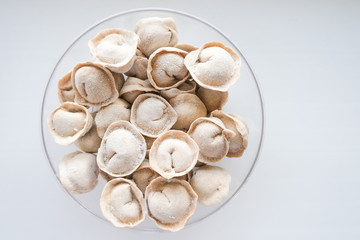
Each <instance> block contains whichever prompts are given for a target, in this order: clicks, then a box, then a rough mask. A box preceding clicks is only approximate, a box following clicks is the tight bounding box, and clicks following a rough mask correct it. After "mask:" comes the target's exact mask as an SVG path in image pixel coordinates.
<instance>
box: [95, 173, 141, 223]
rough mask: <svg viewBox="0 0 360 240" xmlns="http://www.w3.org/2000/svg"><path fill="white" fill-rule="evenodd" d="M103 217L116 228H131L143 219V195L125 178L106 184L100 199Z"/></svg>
mask: <svg viewBox="0 0 360 240" xmlns="http://www.w3.org/2000/svg"><path fill="white" fill-rule="evenodd" d="M100 208H101V211H102V213H103V215H104V217H105V218H106V219H107V220H109V221H110V222H111V223H112V224H113V225H114V226H116V227H125V228H132V227H136V226H137V225H139V224H140V223H141V222H143V221H144V219H145V207H144V203H143V194H142V193H141V191H140V190H139V188H138V187H137V186H136V185H135V184H134V183H133V182H132V181H131V180H128V179H125V178H115V179H113V180H111V181H109V182H108V183H106V185H105V187H104V190H103V192H102V194H101V198H100Z"/></svg>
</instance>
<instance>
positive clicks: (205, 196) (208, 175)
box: [190, 165, 231, 207]
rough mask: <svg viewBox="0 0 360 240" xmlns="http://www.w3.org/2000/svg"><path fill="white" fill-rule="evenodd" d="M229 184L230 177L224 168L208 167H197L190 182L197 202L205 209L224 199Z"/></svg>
mask: <svg viewBox="0 0 360 240" xmlns="http://www.w3.org/2000/svg"><path fill="white" fill-rule="evenodd" d="M230 183H231V176H230V174H229V173H228V172H227V171H226V170H225V169H224V168H221V167H217V166H210V165H206V166H202V167H199V168H198V170H197V171H196V172H195V174H194V175H193V176H192V178H191V181H190V184H191V186H192V188H193V189H194V191H195V192H196V193H197V195H198V197H199V202H200V203H201V204H202V205H204V206H207V207H210V206H213V205H215V204H218V203H220V202H221V201H223V200H224V199H225V197H226V196H227V194H228V193H229V186H230Z"/></svg>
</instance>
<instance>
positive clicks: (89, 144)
mask: <svg viewBox="0 0 360 240" xmlns="http://www.w3.org/2000/svg"><path fill="white" fill-rule="evenodd" d="M92 116H93V117H94V116H95V114H92ZM100 144H101V138H100V137H99V135H98V133H97V130H96V123H95V121H93V125H92V127H91V128H90V130H89V131H88V132H87V133H86V134H85V135H84V136H81V137H80V138H79V139H78V140H77V141H76V142H75V145H76V146H77V147H78V148H80V149H81V150H82V151H84V152H87V153H96V152H97V151H98V149H99V147H100Z"/></svg>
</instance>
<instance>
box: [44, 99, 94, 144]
mask: <svg viewBox="0 0 360 240" xmlns="http://www.w3.org/2000/svg"><path fill="white" fill-rule="evenodd" d="M92 123H93V118H92V117H91V115H90V113H89V112H88V110H87V109H86V108H85V107H83V106H81V105H78V104H76V103H72V102H64V103H63V104H61V105H60V107H58V108H57V109H55V110H54V111H53V112H52V113H51V114H50V115H49V117H48V118H47V126H48V129H49V132H50V134H51V136H52V138H53V139H54V141H55V142H56V143H57V144H60V145H64V146H66V145H70V144H72V143H74V142H75V141H76V140H78V139H79V138H80V137H81V136H84V135H85V134H86V133H87V132H88V131H89V130H90V128H91V126H92Z"/></svg>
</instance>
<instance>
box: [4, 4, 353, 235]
mask: <svg viewBox="0 0 360 240" xmlns="http://www.w3.org/2000/svg"><path fill="white" fill-rule="evenodd" d="M156 6H157V7H167V8H173V9H177V10H181V11H186V12H188V13H190V14H194V15H196V16H198V17H200V18H203V19H205V20H207V21H209V22H211V23H213V24H214V25H216V26H217V27H218V28H220V29H222V30H223V32H224V33H225V34H227V35H228V36H229V37H230V39H232V40H233V41H234V43H235V44H236V45H237V46H238V47H239V48H240V49H241V50H242V51H243V53H244V54H245V56H246V57H247V58H248V60H249V62H250V64H251V65H252V66H253V67H254V69H255V72H256V73H257V76H258V78H259V80H260V83H261V86H262V89H263V93H264V97H265V107H266V113H267V119H266V134H265V135H266V136H265V142H264V148H263V151H262V154H261V157H260V159H259V162H258V164H257V166H256V168H255V171H254V172H253V174H252V176H251V177H250V179H249V181H248V183H247V184H246V185H245V187H244V188H243V189H242V191H241V192H240V194H239V195H238V196H237V197H236V198H235V199H234V200H233V201H231V203H230V204H228V205H227V206H226V207H225V208H224V209H223V210H222V211H220V212H218V213H216V214H215V215H213V216H212V217H210V218H208V219H207V220H205V221H204V222H202V223H200V224H198V225H196V226H194V227H191V228H189V229H185V230H183V231H181V232H178V233H175V234H171V233H163V234H149V233H138V232H133V231H128V230H123V229H116V228H114V227H112V226H111V225H109V224H106V223H104V222H101V221H99V220H98V219H96V218H95V217H93V216H91V215H90V214H88V213H87V212H86V211H84V210H83V209H82V208H80V207H79V206H78V205H77V204H76V203H75V202H73V200H72V199H70V198H69V197H68V196H66V194H64V192H63V191H62V190H61V188H60V187H59V185H58V184H57V182H56V179H55V178H54V177H53V176H52V173H51V171H50V168H49V167H48V165H47V162H46V159H45V155H44V153H43V150H42V146H41V139H40V123H39V121H40V107H41V99H42V94H43V91H44V87H45V84H46V82H47V79H48V77H49V76H50V73H51V71H52V68H53V67H54V65H55V64H56V62H57V60H58V58H59V57H60V56H61V54H62V52H63V51H64V50H65V49H66V47H67V46H68V45H69V44H70V43H71V41H72V40H73V39H74V38H75V36H77V35H79V34H80V33H81V32H82V31H83V30H84V29H85V28H87V27H88V26H90V25H92V24H93V23H94V22H97V21H99V20H100V19H102V18H104V17H106V16H108V15H112V14H114V13H117V12H120V11H124V10H128V9H131V8H138V7H156ZM359 11H360V2H358V1H316V2H314V1H271V3H270V1H265V0H264V1H236V2H235V1H225V0H223V1H221V2H218V1H215V2H210V3H206V2H205V1H197V2H195V1H177V2H170V1H163V2H162V1H143V2H141V1H127V2H123V1H119V0H116V1H115V0H114V1H89V0H87V1H78V2H77V3H75V2H73V1H58V2H50V1H1V3H0V30H1V32H0V53H1V57H0V65H1V71H0V79H1V89H2V91H1V94H0V100H1V101H0V103H1V105H0V106H1V109H2V114H1V125H0V127H1V129H0V132H1V133H2V134H1V146H2V147H1V150H2V151H1V152H2V156H1V160H0V169H1V173H0V190H1V198H0V199H1V200H0V203H1V204H0V216H1V217H0V239H88V240H91V239H99V238H101V239H192V238H194V237H195V236H198V237H199V236H204V237H205V236H206V238H207V239H223V238H225V237H226V239H277V240H278V239H359V238H360V227H359V226H360V192H359V185H360V174H359V170H360V161H359V159H360V151H359V146H360V144H359V143H360V141H359V138H358V136H359V135H360V127H359V125H358V124H359V122H360V121H359V116H360V104H359V103H360V94H359V90H360V83H359V82H360V68H359V65H360V57H359V56H360V47H359V42H360V33H359V29H360V14H359ZM200 234H201V235H200Z"/></svg>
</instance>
